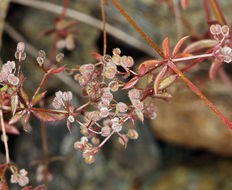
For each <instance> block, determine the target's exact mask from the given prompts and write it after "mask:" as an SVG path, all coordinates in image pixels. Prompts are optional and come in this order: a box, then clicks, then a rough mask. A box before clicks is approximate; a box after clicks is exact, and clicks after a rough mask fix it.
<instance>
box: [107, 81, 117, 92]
mask: <svg viewBox="0 0 232 190" xmlns="http://www.w3.org/2000/svg"><path fill="white" fill-rule="evenodd" d="M108 86H109V88H110V90H112V91H113V92H116V91H117V90H118V88H119V84H118V82H117V81H111V82H110V83H109V85H108Z"/></svg>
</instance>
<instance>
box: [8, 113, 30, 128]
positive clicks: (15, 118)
mask: <svg viewBox="0 0 232 190" xmlns="http://www.w3.org/2000/svg"><path fill="white" fill-rule="evenodd" d="M25 113H26V110H23V111H19V112H17V113H15V114H14V115H13V116H12V118H10V120H9V124H10V125H11V124H14V123H16V122H18V121H19V120H20V119H21V118H22V117H23V116H24V114H25Z"/></svg>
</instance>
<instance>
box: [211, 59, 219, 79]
mask: <svg viewBox="0 0 232 190" xmlns="http://www.w3.org/2000/svg"><path fill="white" fill-rule="evenodd" d="M221 66H222V61H221V60H219V59H214V61H213V62H212V63H211V66H210V69H209V79H210V80H211V81H213V80H214V79H215V77H216V75H217V72H218V70H219V69H220V68H221Z"/></svg>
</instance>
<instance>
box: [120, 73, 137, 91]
mask: <svg viewBox="0 0 232 190" xmlns="http://www.w3.org/2000/svg"><path fill="white" fill-rule="evenodd" d="M138 80H139V77H137V76H136V77H134V78H132V79H131V80H130V81H129V82H128V83H126V84H125V86H124V87H123V90H126V89H129V88H131V87H133V86H134V85H135V84H136V83H137V82H138Z"/></svg>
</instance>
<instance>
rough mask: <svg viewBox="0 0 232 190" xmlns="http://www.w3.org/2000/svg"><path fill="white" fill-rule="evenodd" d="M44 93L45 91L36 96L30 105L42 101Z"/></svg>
mask: <svg viewBox="0 0 232 190" xmlns="http://www.w3.org/2000/svg"><path fill="white" fill-rule="evenodd" d="M46 92H47V91H45V92H42V93H39V94H37V95H36V96H35V98H34V99H33V101H32V105H36V104H37V103H39V101H40V100H42V99H43V98H44V96H45V95H46Z"/></svg>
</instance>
